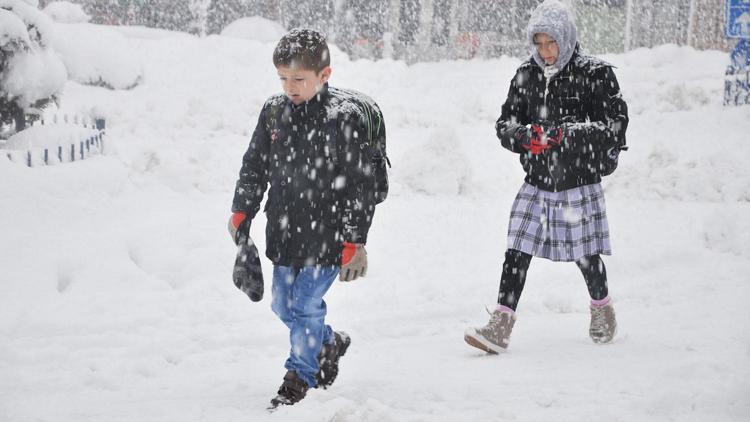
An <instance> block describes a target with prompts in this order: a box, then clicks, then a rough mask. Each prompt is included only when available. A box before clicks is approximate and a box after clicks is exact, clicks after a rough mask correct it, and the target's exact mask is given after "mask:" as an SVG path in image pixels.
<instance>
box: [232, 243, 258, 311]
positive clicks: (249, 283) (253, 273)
mask: <svg viewBox="0 0 750 422" xmlns="http://www.w3.org/2000/svg"><path fill="white" fill-rule="evenodd" d="M232 280H233V281H234V285H235V286H237V288H238V289H240V290H242V292H243V293H245V294H246V295H247V296H248V297H249V298H250V300H252V301H253V302H260V300H261V299H263V270H262V269H261V267H260V255H259V254H258V248H257V247H255V243H253V239H251V238H250V236H248V235H246V234H240V235H239V236H238V244H237V258H236V259H235V260H234V270H233V271H232Z"/></svg>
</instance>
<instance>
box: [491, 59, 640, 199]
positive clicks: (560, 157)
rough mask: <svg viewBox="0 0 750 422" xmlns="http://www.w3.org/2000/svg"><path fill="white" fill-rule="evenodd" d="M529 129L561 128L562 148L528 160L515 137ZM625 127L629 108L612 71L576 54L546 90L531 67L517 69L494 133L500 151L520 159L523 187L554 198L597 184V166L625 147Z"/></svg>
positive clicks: (538, 72)
mask: <svg viewBox="0 0 750 422" xmlns="http://www.w3.org/2000/svg"><path fill="white" fill-rule="evenodd" d="M533 123H542V124H545V125H549V124H556V125H560V127H562V128H563V130H564V135H563V142H562V144H561V145H559V146H555V147H553V148H552V149H550V150H548V151H546V152H544V153H543V154H538V155H532V154H531V153H530V152H528V151H527V150H526V149H524V148H523V147H522V146H521V145H519V144H518V142H517V141H516V138H515V137H514V135H515V134H516V131H517V130H518V129H519V128H520V127H521V126H526V125H529V124H533ZM627 126H628V108H627V104H625V101H624V100H623V99H622V95H621V93H620V86H619V85H618V83H617V78H616V77H615V74H614V72H613V71H612V65H610V64H608V63H606V62H604V61H602V60H599V59H596V58H594V57H590V56H584V55H581V54H580V52H579V51H578V49H577V48H576V50H575V51H574V53H573V56H572V57H571V59H570V61H569V62H568V63H567V64H566V65H565V67H563V68H562V69H561V70H560V71H559V72H558V73H557V74H556V75H555V76H554V77H552V78H551V79H550V81H549V86H548V85H547V80H546V78H545V76H544V71H543V69H542V68H541V67H539V65H538V64H537V63H536V62H535V61H533V60H532V59H529V60H528V61H526V62H525V63H523V64H521V66H520V67H519V68H518V70H517V71H516V75H515V77H514V78H513V80H512V81H511V84H510V90H509V92H508V98H507V100H506V101H505V103H504V104H503V106H502V113H501V115H500V118H499V119H498V120H497V123H496V124H495V129H496V130H497V136H498V138H500V142H501V143H502V145H503V147H505V148H507V149H509V150H511V151H513V152H516V153H519V154H520V161H521V164H522V165H523V169H524V171H526V179H525V180H526V182H527V183H529V184H531V185H534V186H536V187H538V188H540V189H543V190H546V191H551V192H558V191H562V190H566V189H571V188H574V187H578V186H584V185H588V184H592V183H599V182H600V181H601V175H600V174H599V169H600V168H601V167H600V163H601V162H602V161H603V160H604V159H605V156H606V154H607V152H608V151H609V150H610V149H611V148H613V147H617V146H623V145H625V130H626V129H627Z"/></svg>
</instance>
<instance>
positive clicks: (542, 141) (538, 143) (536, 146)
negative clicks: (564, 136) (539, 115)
mask: <svg viewBox="0 0 750 422" xmlns="http://www.w3.org/2000/svg"><path fill="white" fill-rule="evenodd" d="M523 147H524V148H526V149H527V150H528V151H529V152H530V153H531V154H533V155H539V154H542V153H544V151H547V150H548V149H550V148H552V145H550V144H548V143H547V137H546V136H545V135H544V129H542V127H541V126H539V125H538V124H533V125H531V142H529V143H528V144H527V145H524V146H523Z"/></svg>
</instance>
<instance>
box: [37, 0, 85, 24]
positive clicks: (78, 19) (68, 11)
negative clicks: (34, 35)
mask: <svg viewBox="0 0 750 422" xmlns="http://www.w3.org/2000/svg"><path fill="white" fill-rule="evenodd" d="M43 12H44V13H46V14H47V15H49V16H50V17H51V18H52V19H53V20H54V21H55V22H61V23H84V22H88V21H89V20H91V16H89V15H87V14H86V12H84V11H83V8H82V7H81V5H78V4H74V3H71V2H69V1H56V2H52V3H50V4H48V5H47V7H45V8H44V9H43Z"/></svg>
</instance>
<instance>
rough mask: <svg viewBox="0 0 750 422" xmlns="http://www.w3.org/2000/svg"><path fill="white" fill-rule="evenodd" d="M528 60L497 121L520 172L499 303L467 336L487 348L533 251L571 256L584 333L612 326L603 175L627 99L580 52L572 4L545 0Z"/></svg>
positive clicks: (500, 339) (503, 326) (504, 322)
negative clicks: (586, 307)
mask: <svg viewBox="0 0 750 422" xmlns="http://www.w3.org/2000/svg"><path fill="white" fill-rule="evenodd" d="M527 35H528V37H529V41H530V42H531V43H532V44H533V50H532V51H533V53H532V58H531V59H530V60H528V61H526V62H525V63H523V64H521V66H520V67H519V68H518V70H517V72H516V76H515V77H514V78H513V80H512V81H511V83H510V91H509V92H508V98H507V100H506V101H505V104H503V107H502V114H501V116H500V118H499V119H498V120H497V124H496V125H495V128H496V130H497V136H498V138H500V141H501V143H502V145H503V147H505V148H507V149H509V150H510V151H512V152H514V153H516V154H520V161H521V164H522V165H523V168H524V170H525V171H526V179H525V183H524V184H523V186H521V190H520V191H519V192H518V195H517V196H516V199H515V201H514V203H513V208H512V210H511V215H510V224H509V227H508V250H507V251H506V253H505V263H504V264H503V269H502V276H501V280H500V292H499V295H498V305H497V308H496V309H495V310H494V312H492V313H491V316H490V321H489V323H488V324H487V325H486V326H484V327H482V328H477V329H473V328H472V329H469V330H467V331H466V333H465V335H464V340H465V341H466V342H467V343H469V344H470V345H471V346H474V347H476V348H479V349H481V350H484V351H486V352H488V353H498V352H499V351H501V350H503V349H505V348H507V347H508V340H509V337H510V333H511V330H512V329H513V325H514V323H515V321H516V314H515V311H516V306H517V304H518V300H519V297H520V295H521V292H522V290H523V287H524V283H525V280H526V272H527V270H528V268H529V264H530V262H531V258H532V256H536V257H540V258H547V259H550V260H552V261H566V262H571V261H573V262H575V263H576V264H577V265H578V267H579V268H580V270H581V272H582V273H583V277H584V279H585V280H586V284H587V286H588V290H589V295H590V296H591V306H590V310H591V323H590V326H589V336H590V337H591V339H592V340H593V341H594V342H595V343H607V342H610V341H611V340H612V338H613V337H614V335H615V331H616V328H617V322H616V320H615V313H614V308H613V307H612V302H611V300H610V297H609V292H608V288H607V273H606V270H605V267H604V262H602V259H601V257H600V255H601V254H604V255H609V254H611V250H610V244H609V228H608V224H607V212H606V209H605V204H604V193H603V191H602V187H601V185H600V182H601V177H602V176H603V175H607V174H609V172H611V171H612V170H613V167H612V165H611V158H610V154H614V155H613V157H616V154H617V153H618V152H619V150H620V149H623V147H624V145H625V129H626V128H627V125H628V114H627V113H628V112H627V105H626V104H625V101H624V100H623V99H622V95H621V94H620V88H619V85H618V84H617V79H616V78H615V74H614V72H613V71H612V66H611V65H610V64H608V63H605V62H603V61H601V60H598V59H596V58H593V57H590V56H586V55H584V54H583V53H582V52H581V51H580V49H579V46H578V40H577V35H576V27H575V24H574V23H573V19H572V17H571V14H570V11H569V10H568V9H567V8H566V7H565V6H564V5H563V4H562V3H560V2H559V1H557V0H547V1H545V2H544V3H542V4H541V5H539V6H538V7H537V9H536V10H534V12H533V13H532V16H531V19H530V21H529V26H528V30H527Z"/></svg>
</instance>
